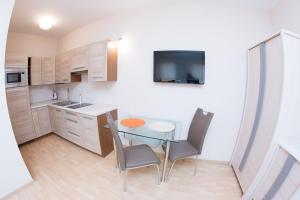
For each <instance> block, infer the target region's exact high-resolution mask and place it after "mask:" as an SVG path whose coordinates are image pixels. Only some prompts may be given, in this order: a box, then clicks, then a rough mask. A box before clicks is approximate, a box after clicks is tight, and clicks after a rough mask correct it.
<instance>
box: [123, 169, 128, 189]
mask: <svg viewBox="0 0 300 200" xmlns="http://www.w3.org/2000/svg"><path fill="white" fill-rule="evenodd" d="M123 192H127V170H126V169H125V171H123Z"/></svg>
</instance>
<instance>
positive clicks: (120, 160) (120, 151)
mask: <svg viewBox="0 0 300 200" xmlns="http://www.w3.org/2000/svg"><path fill="white" fill-rule="evenodd" d="M106 119H107V123H108V126H109V128H110V130H111V133H112V135H113V138H114V140H115V146H116V149H115V151H116V152H117V160H118V164H119V167H120V168H121V169H122V170H125V168H126V160H125V153H124V149H123V144H122V141H121V139H120V136H119V133H118V128H117V126H116V124H115V121H114V120H113V118H112V116H111V114H110V112H107V113H106Z"/></svg>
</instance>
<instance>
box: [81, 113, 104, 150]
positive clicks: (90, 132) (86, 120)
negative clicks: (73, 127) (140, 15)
mask: <svg viewBox="0 0 300 200" xmlns="http://www.w3.org/2000/svg"><path fill="white" fill-rule="evenodd" d="M80 127H81V138H82V146H83V147H84V148H86V149H88V150H90V151H92V152H95V153H97V154H102V152H101V147H100V138H99V129H98V121H97V117H93V116H89V115H83V114H81V115H80Z"/></svg>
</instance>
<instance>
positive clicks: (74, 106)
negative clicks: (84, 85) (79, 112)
mask: <svg viewBox="0 0 300 200" xmlns="http://www.w3.org/2000/svg"><path fill="white" fill-rule="evenodd" d="M91 105H93V104H91V103H81V104H76V105H73V106H68V107H67V108H71V109H77V108H83V107H86V106H91Z"/></svg>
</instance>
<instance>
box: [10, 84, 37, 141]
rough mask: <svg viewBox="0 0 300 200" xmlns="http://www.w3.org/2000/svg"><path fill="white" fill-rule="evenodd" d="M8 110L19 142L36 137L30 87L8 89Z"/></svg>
mask: <svg viewBox="0 0 300 200" xmlns="http://www.w3.org/2000/svg"><path fill="white" fill-rule="evenodd" d="M6 98H7V104H8V111H9V116H10V120H11V123H12V128H13V131H14V134H15V138H16V141H17V143H18V144H22V143H25V142H27V141H30V140H32V139H35V138H36V137H37V136H36V133H35V131H34V126H33V121H32V115H31V108H30V103H29V90H28V87H16V88H7V89H6Z"/></svg>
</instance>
